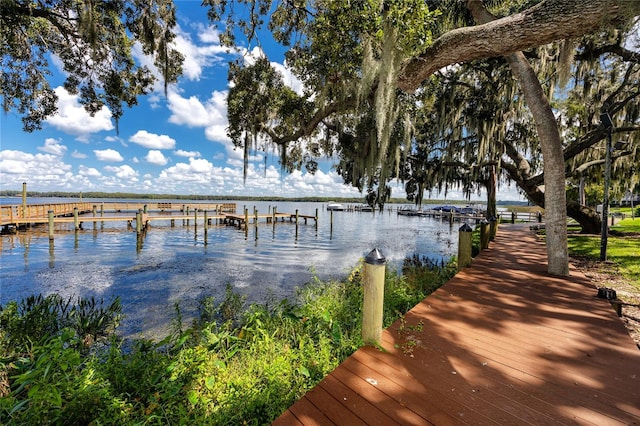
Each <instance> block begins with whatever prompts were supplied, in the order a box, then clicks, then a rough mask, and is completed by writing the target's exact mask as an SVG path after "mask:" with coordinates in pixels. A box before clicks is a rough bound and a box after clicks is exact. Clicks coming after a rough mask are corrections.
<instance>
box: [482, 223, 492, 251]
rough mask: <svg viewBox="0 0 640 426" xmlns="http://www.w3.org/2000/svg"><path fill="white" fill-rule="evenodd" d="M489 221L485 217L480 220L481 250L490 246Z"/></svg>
mask: <svg viewBox="0 0 640 426" xmlns="http://www.w3.org/2000/svg"><path fill="white" fill-rule="evenodd" d="M489 234H490V230H489V222H488V221H487V220H486V219H483V220H482V221H481V222H480V251H482V250H484V249H487V248H489Z"/></svg>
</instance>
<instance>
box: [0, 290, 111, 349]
mask: <svg viewBox="0 0 640 426" xmlns="http://www.w3.org/2000/svg"><path fill="white" fill-rule="evenodd" d="M72 300H73V298H71V297H70V298H68V299H63V298H62V297H61V296H59V295H57V294H51V295H49V296H46V297H43V296H42V295H33V296H29V297H27V298H25V299H22V300H21V301H19V302H9V303H8V304H7V305H6V306H0V353H3V354H8V353H12V352H13V353H25V352H29V348H30V346H31V345H32V344H34V343H37V342H39V341H41V339H49V338H50V337H51V336H55V335H57V334H58V333H60V332H61V331H62V330H63V329H65V328H71V329H73V330H74V331H75V332H76V335H77V336H79V337H80V339H81V341H80V342H78V344H81V345H84V346H85V347H88V346H90V345H91V344H92V343H93V342H95V341H96V340H97V339H100V338H104V337H106V336H108V335H109V334H110V333H112V332H113V331H115V329H116V328H117V326H118V324H119V322H120V319H121V317H122V306H121V304H120V299H119V298H115V299H114V300H113V301H112V302H111V303H109V304H108V305H105V303H104V299H101V300H100V301H97V300H96V299H95V298H94V297H91V298H78V300H77V303H76V304H73V303H72Z"/></svg>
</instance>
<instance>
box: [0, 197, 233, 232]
mask: <svg viewBox="0 0 640 426" xmlns="http://www.w3.org/2000/svg"><path fill="white" fill-rule="evenodd" d="M139 210H143V211H145V212H147V213H184V214H185V215H187V216H188V215H189V213H190V212H194V211H208V212H210V213H213V212H217V213H228V212H235V211H236V204H235V203H193V202H190V203H169V202H148V203H147V202H113V203H111V202H100V203H95V202H87V201H84V202H83V201H78V202H65V203H44V204H11V205H2V206H0V226H2V227H10V226H21V225H26V224H37V223H47V222H48V214H49V212H50V211H51V212H53V216H54V218H63V217H72V216H74V214H76V213H77V214H78V215H80V216H83V215H87V214H92V215H93V216H96V217H104V214H105V213H106V214H116V213H118V214H120V213H133V214H135V213H136V212H137V211H139ZM116 217H117V216H116ZM107 220H116V219H107ZM119 220H122V218H120V219H119Z"/></svg>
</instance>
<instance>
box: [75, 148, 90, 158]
mask: <svg viewBox="0 0 640 426" xmlns="http://www.w3.org/2000/svg"><path fill="white" fill-rule="evenodd" d="M71 156H72V157H73V158H80V159H82V158H87V154H83V153H82V152H78V150H77V149H74V150H73V152H72V153H71Z"/></svg>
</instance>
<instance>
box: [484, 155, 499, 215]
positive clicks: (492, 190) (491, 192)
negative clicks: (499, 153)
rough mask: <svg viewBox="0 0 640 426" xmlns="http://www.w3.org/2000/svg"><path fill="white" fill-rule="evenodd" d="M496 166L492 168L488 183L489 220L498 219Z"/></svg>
mask: <svg viewBox="0 0 640 426" xmlns="http://www.w3.org/2000/svg"><path fill="white" fill-rule="evenodd" d="M497 180H498V178H497V176H496V166H491V172H490V174H489V179H487V181H486V187H487V219H491V218H496V219H497V218H498V208H497V206H496V195H497V194H496V193H497Z"/></svg>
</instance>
